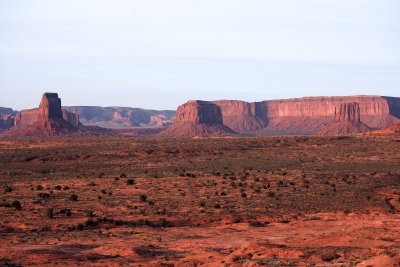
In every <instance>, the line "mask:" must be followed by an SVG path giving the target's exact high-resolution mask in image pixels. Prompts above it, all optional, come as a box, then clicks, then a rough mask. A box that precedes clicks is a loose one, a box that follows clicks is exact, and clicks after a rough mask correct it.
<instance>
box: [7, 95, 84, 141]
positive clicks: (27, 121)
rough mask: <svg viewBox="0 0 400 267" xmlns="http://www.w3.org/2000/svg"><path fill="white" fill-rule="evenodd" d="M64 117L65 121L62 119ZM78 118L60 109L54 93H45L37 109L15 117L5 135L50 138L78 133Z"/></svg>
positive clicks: (59, 103)
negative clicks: (12, 124)
mask: <svg viewBox="0 0 400 267" xmlns="http://www.w3.org/2000/svg"><path fill="white" fill-rule="evenodd" d="M64 117H65V118H66V119H64ZM78 127H79V118H78V117H77V116H76V115H75V114H70V113H69V112H67V111H64V112H63V111H62V109H61V99H60V98H58V94H56V93H45V94H43V96H42V100H41V102H40V106H39V108H37V109H30V110H24V111H22V112H20V113H18V114H17V115H16V116H15V121H14V126H13V127H11V128H10V130H9V131H8V132H7V135H13V136H52V135H64V134H69V133H72V132H76V131H78Z"/></svg>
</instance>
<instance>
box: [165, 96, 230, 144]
mask: <svg viewBox="0 0 400 267" xmlns="http://www.w3.org/2000/svg"><path fill="white" fill-rule="evenodd" d="M226 135H235V132H234V131H233V130H232V129H230V128H228V127H227V126H225V125H224V124H223V120H222V113H221V109H220V108H219V107H218V106H217V105H216V104H214V103H211V102H207V101H200V100H194V101H188V102H187V103H185V104H183V105H181V106H179V107H178V110H177V112H176V122H175V123H174V124H173V125H171V126H170V127H168V128H167V129H165V130H163V131H162V132H161V133H160V136H164V137H181V138H185V137H187V138H192V137H205V136H226Z"/></svg>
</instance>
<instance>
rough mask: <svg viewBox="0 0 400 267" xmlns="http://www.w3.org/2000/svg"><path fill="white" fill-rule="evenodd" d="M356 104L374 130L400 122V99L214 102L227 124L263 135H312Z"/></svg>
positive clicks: (355, 97) (326, 98)
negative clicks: (338, 110)
mask: <svg viewBox="0 0 400 267" xmlns="http://www.w3.org/2000/svg"><path fill="white" fill-rule="evenodd" d="M348 102H357V103H358V104H359V108H360V120H361V122H363V123H365V124H366V125H367V126H368V127H370V128H372V129H384V128H387V127H389V126H390V125H392V124H393V123H395V122H396V121H398V120H399V118H400V98H396V97H381V96H343V97H340V96H334V97H303V98H293V99H284V100H270V101H262V102H254V103H247V102H243V101H231V100H222V101H214V102H213V103H215V104H217V105H218V106H219V107H220V108H221V111H222V116H223V121H224V124H225V125H226V126H228V127H230V128H231V129H234V130H236V131H239V132H244V133H248V132H251V133H254V134H260V135H264V134H266V135H275V134H312V133H314V132H316V131H318V130H319V129H321V128H322V127H323V126H324V125H326V124H327V123H329V122H330V121H331V120H332V117H333V116H334V114H335V109H336V108H338V107H340V105H341V104H342V103H348Z"/></svg>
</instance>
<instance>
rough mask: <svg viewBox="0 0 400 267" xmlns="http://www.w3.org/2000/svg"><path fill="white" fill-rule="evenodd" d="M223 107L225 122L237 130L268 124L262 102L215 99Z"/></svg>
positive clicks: (256, 128)
mask: <svg viewBox="0 0 400 267" xmlns="http://www.w3.org/2000/svg"><path fill="white" fill-rule="evenodd" d="M213 103H214V104H216V105H218V106H219V107H220V108H221V112H222V117H223V122H224V124H225V125H227V126H228V127H229V128H231V129H233V130H235V131H239V132H242V131H253V130H258V129H262V128H264V127H266V126H267V122H268V119H267V118H266V117H265V115H266V113H265V112H264V110H263V106H262V105H261V104H260V103H248V102H244V101H236V100H219V101H213Z"/></svg>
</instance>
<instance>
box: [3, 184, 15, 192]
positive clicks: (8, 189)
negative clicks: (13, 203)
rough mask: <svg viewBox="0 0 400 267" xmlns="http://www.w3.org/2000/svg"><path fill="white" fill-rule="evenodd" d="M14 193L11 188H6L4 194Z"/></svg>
mask: <svg viewBox="0 0 400 267" xmlns="http://www.w3.org/2000/svg"><path fill="white" fill-rule="evenodd" d="M12 191H13V189H12V187H11V186H6V187H5V188H4V193H11V192H12Z"/></svg>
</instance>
